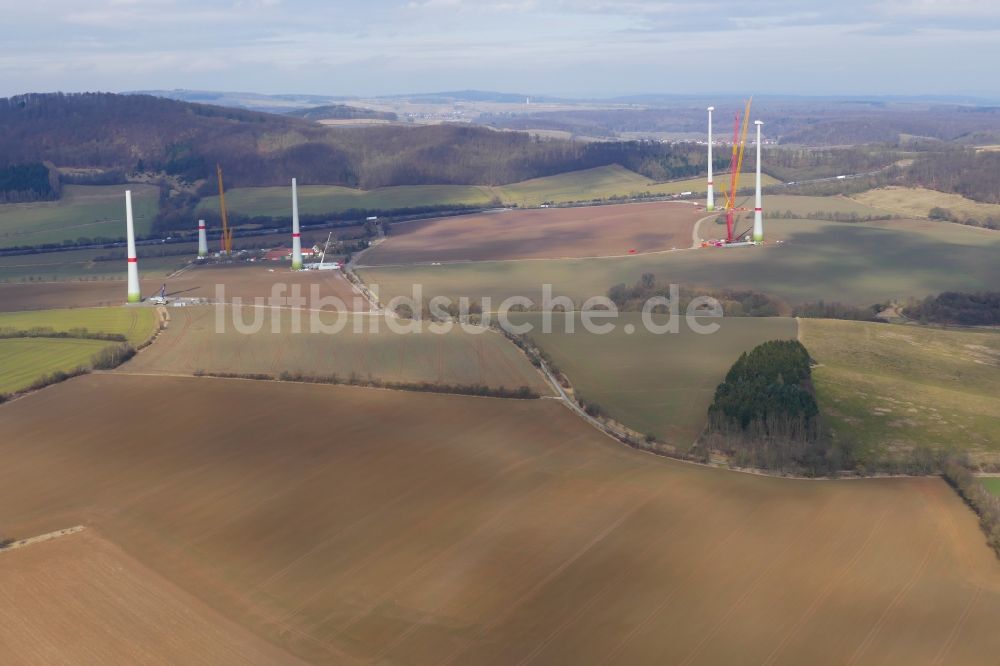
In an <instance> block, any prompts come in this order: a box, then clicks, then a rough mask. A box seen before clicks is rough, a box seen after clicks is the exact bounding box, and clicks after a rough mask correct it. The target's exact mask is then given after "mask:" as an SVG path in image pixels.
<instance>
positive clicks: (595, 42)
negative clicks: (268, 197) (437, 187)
mask: <svg viewBox="0 0 1000 666" xmlns="http://www.w3.org/2000/svg"><path fill="white" fill-rule="evenodd" d="M0 10H2V11H0V16H3V21H2V23H0V34H2V39H3V42H2V43H3V45H4V48H3V49H2V50H0V96H8V95H13V94H19V93H25V92H47V91H56V90H61V91H65V92H74V91H85V90H104V91H112V92H118V91H126V90H138V89H175V88H185V89H193V90H224V91H246V92H261V93H312V94H323V95H350V96H362V97H364V96H375V95H388V94H397V93H418V92H436V91H446V90H466V89H477V90H495V91H504V92H517V93H524V94H535V95H543V94H548V95H558V96H567V97H569V96H572V97H610V96H616V95H629V94H641V93H676V94H703V93H733V94H739V93H743V92H751V93H755V94H800V95H877V94H885V95H975V96H983V97H990V98H1000V77H997V76H996V71H995V69H996V64H997V63H1000V0H870V1H863V0H824V1H823V2H817V1H814V0H742V1H740V2H735V1H732V0H687V1H686V2H671V1H667V2H658V1H653V0H501V1H494V0H482V1H479V2H476V1H474V0H362V1H355V2H344V1H341V0H86V1H83V0H27V1H25V0H0Z"/></svg>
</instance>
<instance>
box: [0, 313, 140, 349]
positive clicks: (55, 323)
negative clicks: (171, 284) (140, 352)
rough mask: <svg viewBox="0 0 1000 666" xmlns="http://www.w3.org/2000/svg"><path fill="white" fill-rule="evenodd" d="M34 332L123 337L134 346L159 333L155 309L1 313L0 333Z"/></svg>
mask: <svg viewBox="0 0 1000 666" xmlns="http://www.w3.org/2000/svg"><path fill="white" fill-rule="evenodd" d="M32 328H51V329H52V330H54V331H57V332H68V331H71V330H73V329H75V328H85V329H87V331H89V332H90V333H121V334H122V335H125V336H126V337H127V338H128V341H129V342H130V343H131V344H133V345H139V344H142V343H143V342H145V341H146V340H148V339H149V338H150V336H152V335H153V332H154V331H155V330H156V311H155V310H154V309H153V308H140V307H131V308H125V307H117V308H74V309H70V310H34V311H30V312H6V313H0V331H2V330H4V329H14V330H18V331H26V330H30V329H32Z"/></svg>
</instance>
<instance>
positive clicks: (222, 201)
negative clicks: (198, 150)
mask: <svg viewBox="0 0 1000 666" xmlns="http://www.w3.org/2000/svg"><path fill="white" fill-rule="evenodd" d="M215 172H216V173H217V174H218V176H219V211H220V212H221V213H222V248H221V251H222V254H224V255H225V256H227V257H228V256H229V255H231V254H232V253H233V230H232V229H230V228H229V218H228V216H227V215H226V191H225V189H224V188H223V187H222V167H221V166H220V165H218V164H216V165H215Z"/></svg>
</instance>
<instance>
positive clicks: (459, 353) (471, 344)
mask: <svg viewBox="0 0 1000 666" xmlns="http://www.w3.org/2000/svg"><path fill="white" fill-rule="evenodd" d="M223 312H224V320H223V325H222V328H221V329H217V328H216V326H217V319H216V317H217V311H216V308H215V307H208V306H205V307H189V308H182V309H172V310H171V313H170V315H171V321H170V324H169V326H168V327H167V328H166V330H164V331H163V333H162V334H161V335H160V337H159V338H158V339H157V341H156V344H154V345H152V346H150V347H149V348H147V349H146V350H144V351H143V353H142V354H140V355H139V356H137V357H136V358H135V359H134V360H132V361H131V362H130V363H129V364H128V366H127V367H126V368H125V371H127V372H141V373H147V372H148V373H163V374H177V373H181V374H192V373H195V372H196V371H198V370H203V371H206V372H216V373H219V372H226V373H240V374H258V373H262V374H270V375H279V374H280V373H281V372H283V371H289V372H298V373H303V374H305V375H313V376H329V375H331V374H336V375H338V376H339V377H340V378H341V379H348V378H349V377H350V376H351V375H352V374H353V375H355V376H356V377H357V378H359V379H362V380H364V379H375V380H380V381H387V382H431V383H438V384H483V385H486V386H492V387H506V388H509V389H516V388H518V387H520V386H529V387H531V388H532V389H534V390H536V391H537V392H539V393H542V394H549V393H551V389H550V388H549V387H548V385H547V383H546V382H545V379H544V378H543V377H542V375H541V373H539V372H538V371H537V370H536V369H535V368H534V367H533V366H532V365H531V364H530V363H529V362H528V360H527V359H526V358H525V357H524V355H523V354H522V353H521V351H520V350H518V349H517V348H516V347H515V346H514V345H512V344H511V343H510V342H508V341H507V340H506V339H504V338H503V337H502V336H501V335H499V334H497V333H495V332H493V331H483V332H482V333H480V334H469V333H464V332H463V331H462V330H461V329H460V328H459V327H457V326H456V327H454V328H453V329H452V330H451V331H450V332H448V333H446V334H442V335H438V334H434V333H430V332H427V331H425V332H421V333H405V334H398V333H395V332H393V331H392V330H391V329H390V328H389V326H388V324H387V322H386V321H385V320H384V319H383V318H381V317H369V316H366V315H360V316H352V317H349V318H345V326H344V328H343V329H342V330H341V331H339V332H336V333H323V332H311V323H310V322H311V316H312V314H311V313H309V312H305V313H302V318H301V329H300V330H301V332H299V333H296V332H294V329H293V328H292V325H293V322H292V313H291V312H290V311H288V310H284V311H282V312H281V314H280V319H279V320H277V321H278V322H279V324H280V326H279V330H278V332H274V330H273V328H272V316H271V313H270V312H269V311H266V310H265V311H260V310H258V311H257V312H261V313H262V315H263V318H262V319H261V325H262V327H261V329H260V330H259V332H256V333H253V334H244V333H241V332H240V331H239V330H237V329H236V326H235V325H234V324H233V318H232V317H233V310H232V308H228V307H227V308H225V310H224V311H223ZM241 314H242V317H243V321H244V322H246V323H247V324H250V323H251V322H252V321H253V311H252V310H251V309H250V308H243V309H242V311H241ZM321 322H322V323H323V324H324V325H326V326H332V325H333V324H334V323H335V317H334V316H333V315H332V314H331V313H326V314H325V315H323V317H322V319H321ZM424 325H425V326H426V322H425V323H424ZM355 326H359V327H361V328H360V331H359V332H355V331H356V330H357V329H355ZM372 327H377V330H375V329H373V328H372ZM219 330H221V331H222V332H219Z"/></svg>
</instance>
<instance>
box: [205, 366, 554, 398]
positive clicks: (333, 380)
mask: <svg viewBox="0 0 1000 666" xmlns="http://www.w3.org/2000/svg"><path fill="white" fill-rule="evenodd" d="M194 375H195V376H196V377H222V378H226V379H254V380H260V381H282V382H304V383H307V384H337V385H345V386H364V387H368V388H385V389H394V390H397V391H416V392H420V393H449V394H454V395H475V396H482V397H488V398H513V399H517V400H534V399H537V398H538V397H540V396H539V395H538V392H537V391H534V390H532V389H531V388H530V387H528V386H520V387H518V388H515V389H510V388H507V387H506V386H499V387H493V386H486V385H484V384H441V383H434V382H390V381H383V380H381V379H374V378H372V377H367V378H363V377H360V376H359V375H358V374H357V373H351V374H350V375H349V376H347V377H341V376H340V375H337V374H330V375H308V374H305V373H302V372H289V371H287V370H286V371H284V372H282V373H281V374H279V375H278V376H274V375H269V374H265V373H240V372H210V371H206V370H196V371H195V372H194Z"/></svg>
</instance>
